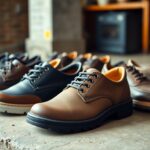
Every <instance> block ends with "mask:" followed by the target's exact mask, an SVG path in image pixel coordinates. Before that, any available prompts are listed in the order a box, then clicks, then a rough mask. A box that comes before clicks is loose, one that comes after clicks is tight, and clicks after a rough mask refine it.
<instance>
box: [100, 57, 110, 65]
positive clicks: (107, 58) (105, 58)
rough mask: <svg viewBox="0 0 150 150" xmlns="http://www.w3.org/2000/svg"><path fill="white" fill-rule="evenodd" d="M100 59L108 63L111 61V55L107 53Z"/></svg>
mask: <svg viewBox="0 0 150 150" xmlns="http://www.w3.org/2000/svg"><path fill="white" fill-rule="evenodd" d="M100 61H101V62H103V63H104V64H107V63H109V62H110V56H109V55H106V56H103V57H100Z"/></svg>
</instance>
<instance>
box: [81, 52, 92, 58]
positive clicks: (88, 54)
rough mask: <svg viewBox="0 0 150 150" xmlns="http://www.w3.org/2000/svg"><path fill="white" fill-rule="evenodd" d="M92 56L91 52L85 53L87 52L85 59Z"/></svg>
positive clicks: (84, 55)
mask: <svg viewBox="0 0 150 150" xmlns="http://www.w3.org/2000/svg"><path fill="white" fill-rule="evenodd" d="M91 57H92V54H91V53H85V54H83V58H85V59H90V58H91Z"/></svg>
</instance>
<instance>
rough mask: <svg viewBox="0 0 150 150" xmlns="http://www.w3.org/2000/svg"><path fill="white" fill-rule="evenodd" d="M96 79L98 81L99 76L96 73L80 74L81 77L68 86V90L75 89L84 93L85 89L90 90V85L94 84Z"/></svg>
mask: <svg viewBox="0 0 150 150" xmlns="http://www.w3.org/2000/svg"><path fill="white" fill-rule="evenodd" d="M94 78H95V79H97V78H98V75H97V74H94V73H92V74H91V73H88V72H80V73H79V75H78V76H77V77H75V79H74V80H73V81H72V82H71V83H70V84H68V85H67V88H68V87H73V88H75V89H77V90H79V91H81V92H82V93H84V88H83V87H86V88H90V83H92V84H93V83H94Z"/></svg>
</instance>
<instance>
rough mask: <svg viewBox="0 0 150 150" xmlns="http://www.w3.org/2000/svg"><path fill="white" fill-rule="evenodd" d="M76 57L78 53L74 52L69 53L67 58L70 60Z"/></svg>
mask: <svg viewBox="0 0 150 150" xmlns="http://www.w3.org/2000/svg"><path fill="white" fill-rule="evenodd" d="M77 56H78V53H77V52H76V51H73V52H70V53H69V54H68V57H69V58H70V59H76V58H77Z"/></svg>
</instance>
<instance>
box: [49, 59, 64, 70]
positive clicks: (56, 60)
mask: <svg viewBox="0 0 150 150" xmlns="http://www.w3.org/2000/svg"><path fill="white" fill-rule="evenodd" d="M60 62H61V60H60V59H59V58H56V59H54V60H51V61H50V62H49V64H50V65H51V66H52V67H53V68H57V67H58V66H59V64H60Z"/></svg>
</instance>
